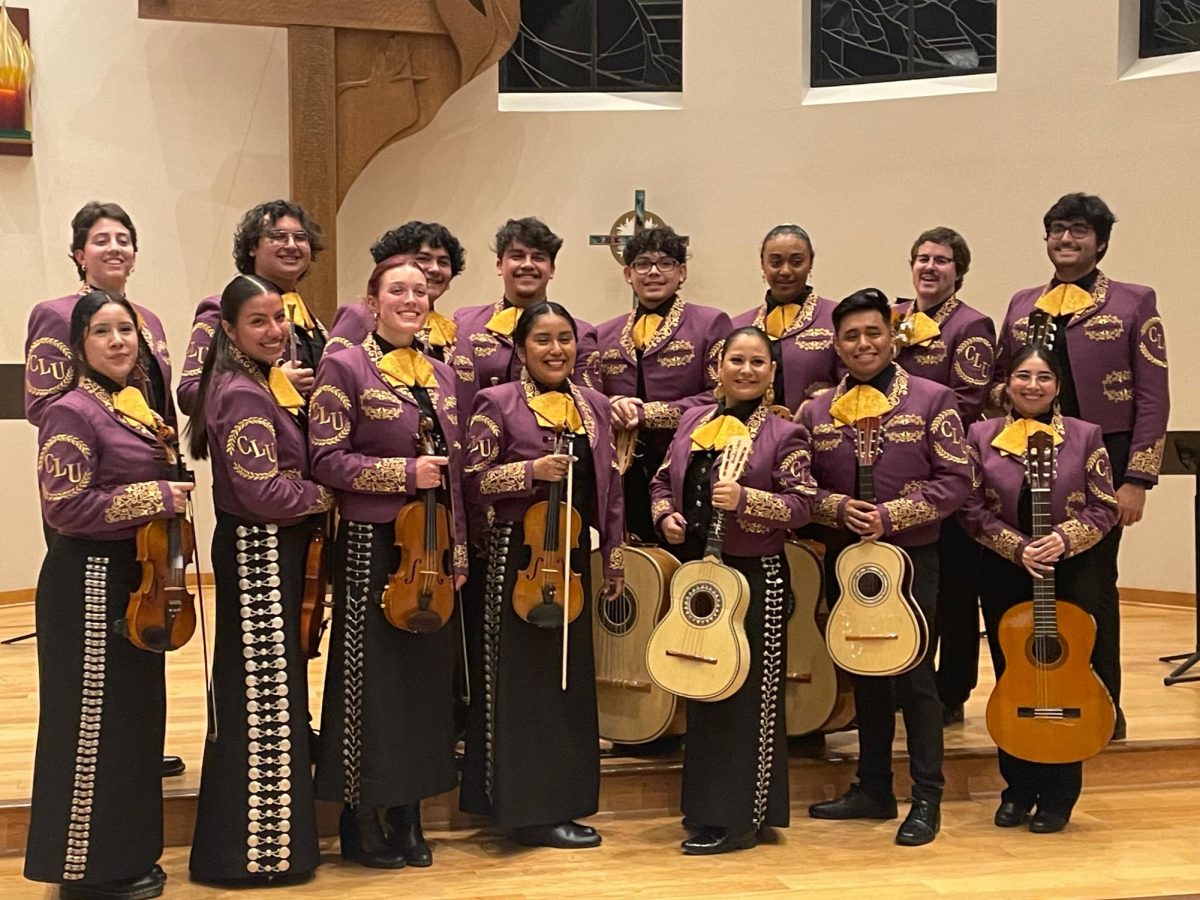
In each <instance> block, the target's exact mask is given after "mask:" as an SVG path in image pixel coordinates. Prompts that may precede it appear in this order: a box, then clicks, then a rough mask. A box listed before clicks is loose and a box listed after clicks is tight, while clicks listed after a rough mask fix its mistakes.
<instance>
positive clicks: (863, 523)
mask: <svg viewBox="0 0 1200 900" xmlns="http://www.w3.org/2000/svg"><path fill="white" fill-rule="evenodd" d="M845 519H846V527H847V528H848V529H850V530H851V531H853V532H854V533H855V534H857V535H858V536H859V537H860V538H862V539H863V540H864V541H877V540H879V538H881V537H883V516H881V515H880V514H879V507H877V506H876V505H875V504H874V503H869V502H868V501H866V500H856V499H853V498H851V499H850V500H849V501H847V503H846V516H845Z"/></svg>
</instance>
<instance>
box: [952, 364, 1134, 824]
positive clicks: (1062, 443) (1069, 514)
mask: <svg viewBox="0 0 1200 900" xmlns="http://www.w3.org/2000/svg"><path fill="white" fill-rule="evenodd" d="M1008 372H1009V375H1008V378H1007V381H1006V382H1005V385H1004V392H1005V396H1006V398H1007V401H1008V405H1009V408H1010V410H1011V411H1010V413H1009V415H1008V417H1007V418H1002V419H1001V418H996V419H985V420H983V421H982V422H977V423H975V424H974V425H972V426H971V428H970V430H969V431H968V433H967V441H968V444H967V453H968V455H969V456H970V457H971V465H972V473H973V474H972V491H971V493H970V494H969V495H968V497H967V500H966V502H964V504H963V507H962V511H961V512H960V513H959V516H960V518H961V519H962V521H963V524H964V526H965V527H966V529H967V531H968V532H969V533H970V534H971V536H972V537H974V538H975V539H976V540H977V541H979V543H981V544H983V546H984V547H986V548H987V549H988V550H991V551H992V552H991V553H985V554H984V555H983V559H982V563H983V569H982V571H981V572H980V578H979V586H980V603H981V605H982V607H983V619H984V623H985V624H986V626H987V635H988V645H989V647H990V648H991V655H992V665H993V667H994V668H995V670H996V679H997V680H999V679H1000V676H1001V675H1003V674H1004V671H1005V668H1006V666H1005V658H1004V651H1003V649H1002V647H1001V645H1000V641H999V635H1000V633H1001V626H1000V620H1001V618H1002V617H1003V616H1004V613H1005V612H1007V611H1008V610H1009V609H1010V608H1012V607H1013V606H1015V605H1016V604H1018V603H1024V602H1026V601H1028V600H1030V599H1031V598H1033V596H1034V590H1033V586H1034V584H1035V581H1034V579H1042V578H1044V577H1045V576H1046V575H1047V574H1049V573H1053V576H1054V579H1053V580H1054V587H1055V589H1056V590H1055V595H1056V597H1057V598H1058V599H1059V600H1066V601H1070V602H1072V603H1074V604H1077V605H1078V606H1081V607H1082V608H1083V609H1084V610H1085V611H1089V612H1090V611H1092V608H1093V604H1095V603H1096V602H1097V598H1101V597H1104V596H1105V593H1104V590H1103V585H1101V584H1099V583H1098V579H1099V578H1100V577H1102V576H1101V573H1102V572H1103V567H1102V566H1097V565H1096V563H1095V561H1094V560H1093V558H1092V551H1091V548H1093V547H1094V546H1095V545H1096V544H1097V543H1098V542H1099V541H1100V539H1101V538H1103V537H1104V535H1106V534H1107V533H1108V532H1109V531H1110V530H1111V529H1112V527H1113V526H1114V525H1115V524H1116V522H1117V500H1116V491H1115V490H1114V488H1113V482H1112V467H1111V465H1110V463H1109V459H1108V451H1107V450H1105V449H1104V442H1103V440H1102V439H1101V434H1100V428H1099V427H1098V426H1096V425H1093V424H1092V423H1090V422H1084V421H1083V420H1081V419H1074V418H1071V417H1070V416H1063V415H1061V414H1060V413H1059V411H1058V408H1057V397H1058V392H1059V389H1060V385H1061V384H1062V370H1061V368H1060V364H1059V360H1058V358H1057V357H1056V356H1055V355H1054V354H1053V353H1052V352H1050V351H1047V350H1046V349H1045V348H1043V347H1040V346H1036V345H1031V346H1027V347H1024V348H1023V349H1021V350H1020V351H1018V352H1017V354H1016V355H1015V356H1014V357H1013V358H1012V363H1011V364H1010V366H1009V369H1008ZM1038 432H1042V433H1046V434H1049V435H1050V436H1051V441H1052V445H1053V475H1052V483H1051V491H1050V494H1049V502H1050V520H1049V523H1048V524H1050V525H1051V527H1050V529H1049V533H1048V534H1046V535H1044V536H1042V537H1037V538H1035V537H1033V532H1034V515H1033V505H1034V504H1033V498H1032V492H1031V490H1030V486H1029V484H1028V482H1027V478H1026V453H1027V447H1028V443H1029V440H1030V437H1031V436H1032V435H1033V434H1036V433H1038ZM1093 635H1094V632H1093ZM1096 687H1097V689H1099V690H1103V688H1102V687H1101V686H1100V685H1099V684H1098V683H1097V685H1096ZM1105 737H1106V738H1107V736H1105ZM997 753H998V756H999V763H1000V774H1001V775H1002V776H1003V777H1004V780H1005V781H1006V782H1007V784H1008V786H1007V787H1006V788H1005V789H1004V791H1003V792H1002V793H1001V795H1000V800H1001V803H1000V807H999V808H998V809H997V810H996V815H995V823H996V825H997V826H998V827H1000V828H1015V827H1017V826H1019V825H1022V824H1024V823H1025V822H1027V821H1028V822H1029V830H1030V831H1033V832H1039V833H1050V832H1056V831H1061V830H1062V829H1063V828H1065V827H1066V825H1067V822H1068V821H1069V820H1070V818H1071V810H1072V808H1073V807H1074V806H1075V801H1076V800H1078V799H1079V794H1080V791H1081V790H1082V788H1083V763H1082V762H1070V763H1039V762H1031V761H1029V760H1025V759H1019V758H1017V757H1016V756H1013V755H1011V754H1009V753H1006V752H1005V751H1004V750H997ZM1035 806H1036V808H1037V811H1036V813H1034V814H1033V817H1032V820H1030V811H1031V810H1033V809H1034V807H1035Z"/></svg>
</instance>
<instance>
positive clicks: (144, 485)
mask: <svg viewBox="0 0 1200 900" xmlns="http://www.w3.org/2000/svg"><path fill="white" fill-rule="evenodd" d="M166 511H167V506H166V502H165V501H164V500H163V492H162V488H161V487H159V483H158V482H157V481H139V482H137V483H136V484H131V485H128V486H127V487H126V488H125V490H123V491H121V493H119V494H117V495H116V496H115V497H113V498H112V500H111V501H110V502H109V504H108V507H107V508H106V509H105V510H104V521H105V522H107V523H108V524H110V525H113V524H116V523H117V522H130V521H132V520H134V519H153V518H156V517H157V516H159V515H161V514H162V513H164V512H166Z"/></svg>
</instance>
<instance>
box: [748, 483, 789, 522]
mask: <svg viewBox="0 0 1200 900" xmlns="http://www.w3.org/2000/svg"><path fill="white" fill-rule="evenodd" d="M741 507H742V509H741V513H742V515H744V516H749V517H751V518H754V519H761V520H763V521H765V522H771V523H773V524H777V525H787V524H788V522H790V521H791V520H792V510H791V507H789V506H788V505H787V504H786V503H785V502H784V501H783V498H782V497H779V496H777V495H775V494H773V493H771V492H770V491H760V490H759V489H758V488H742V503H741Z"/></svg>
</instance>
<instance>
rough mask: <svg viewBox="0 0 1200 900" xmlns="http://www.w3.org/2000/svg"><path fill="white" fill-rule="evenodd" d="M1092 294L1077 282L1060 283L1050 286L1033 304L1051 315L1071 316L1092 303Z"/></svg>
mask: <svg viewBox="0 0 1200 900" xmlns="http://www.w3.org/2000/svg"><path fill="white" fill-rule="evenodd" d="M1092 302H1093V301H1092V295H1091V294H1089V293H1088V292H1087V291H1085V290H1084V289H1083V288H1081V287H1079V285H1077V284H1060V285H1059V286H1058V287H1056V288H1051V289H1050V290H1048V291H1046V293H1044V294H1042V296H1040V297H1039V298H1038V301H1037V303H1035V304H1033V305H1034V306H1035V307H1037V308H1038V309H1040V310H1043V311H1044V312H1047V313H1049V314H1050V315H1052V316H1055V317H1057V316H1073V315H1075V313H1077V312H1082V311H1083V310H1085V309H1087V308H1088V307H1089V306H1091V305H1092Z"/></svg>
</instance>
